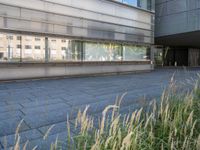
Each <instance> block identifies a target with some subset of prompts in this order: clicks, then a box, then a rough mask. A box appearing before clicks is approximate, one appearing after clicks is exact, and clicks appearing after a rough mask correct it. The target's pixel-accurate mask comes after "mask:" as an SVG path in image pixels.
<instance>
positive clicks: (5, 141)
mask: <svg viewBox="0 0 200 150" xmlns="http://www.w3.org/2000/svg"><path fill="white" fill-rule="evenodd" d="M19 136H20V144H22V143H26V142H27V141H31V140H35V139H38V138H41V137H43V135H42V134H41V133H40V132H39V131H38V130H36V129H33V130H28V131H24V132H21V133H19ZM0 142H1V143H2V145H3V147H4V148H5V147H12V146H14V144H15V143H16V134H12V135H8V136H4V137H1V138H0Z"/></svg>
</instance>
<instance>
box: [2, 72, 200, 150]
mask: <svg viewBox="0 0 200 150" xmlns="http://www.w3.org/2000/svg"><path fill="white" fill-rule="evenodd" d="M198 72H200V69H198V68H196V69H189V70H188V69H157V70H155V71H152V72H149V73H139V74H128V75H115V76H101V77H84V78H66V79H56V80H53V79H48V80H35V81H20V82H10V83H0V149H3V147H5V146H6V147H11V146H13V144H14V139H15V132H16V128H17V126H18V124H19V123H20V121H21V126H20V132H21V134H20V135H21V141H20V142H21V144H22V145H23V144H24V143H25V142H26V141H27V140H29V145H28V146H29V147H30V148H32V147H33V146H34V145H38V148H39V149H47V147H48V146H50V143H51V142H52V141H55V140H56V138H57V137H58V139H59V140H64V139H66V136H67V127H66V120H67V117H68V118H69V120H70V124H71V126H72V129H71V130H72V134H75V133H76V131H75V130H74V128H73V126H74V119H75V118H76V114H77V112H78V110H79V109H81V110H83V109H84V108H85V107H86V106H87V105H89V106H90V107H89V110H88V113H89V114H91V115H93V116H94V117H95V118H98V117H99V116H101V112H102V110H103V109H104V108H105V107H106V106H107V105H109V104H114V103H115V100H116V97H117V96H120V95H122V94H123V93H127V94H126V96H125V97H124V99H123V100H122V103H121V108H120V112H121V113H129V112H131V111H133V110H135V109H136V108H138V107H139V106H141V105H143V104H144V103H146V102H148V101H150V100H152V99H153V98H159V96H160V95H161V93H162V91H163V89H164V88H165V87H167V86H168V84H169V82H170V79H171V77H172V76H173V75H174V77H175V78H174V79H175V81H176V82H177V84H179V85H182V86H183V87H184V88H187V86H188V87H189V85H190V83H192V82H193V81H194V80H195V79H196V78H197V77H198V75H197V73H198ZM186 84H187V85H186ZM96 120H97V119H96ZM52 125H54V127H53V128H52V130H51V131H50V132H49V136H48V138H47V139H45V140H43V137H44V135H45V134H46V132H47V130H48V129H49V128H50V127H51V126H52ZM5 136H6V138H5Z"/></svg>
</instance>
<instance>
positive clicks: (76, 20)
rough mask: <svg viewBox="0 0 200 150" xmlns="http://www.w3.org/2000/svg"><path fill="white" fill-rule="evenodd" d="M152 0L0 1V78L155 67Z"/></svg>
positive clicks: (135, 69) (136, 69)
mask: <svg viewBox="0 0 200 150" xmlns="http://www.w3.org/2000/svg"><path fill="white" fill-rule="evenodd" d="M153 44H154V0H56V1H55V0H6V1H5V0H0V80H9V79H24V78H38V77H53V76H67V75H87V74H100V73H101V74H105V73H121V72H133V71H147V70H151V69H152V65H151V54H152V53H151V46H152V45H153Z"/></svg>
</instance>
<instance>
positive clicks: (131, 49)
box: [123, 45, 150, 61]
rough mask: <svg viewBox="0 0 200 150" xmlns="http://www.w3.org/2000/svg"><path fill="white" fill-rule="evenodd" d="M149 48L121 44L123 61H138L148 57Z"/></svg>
mask: <svg viewBox="0 0 200 150" xmlns="http://www.w3.org/2000/svg"><path fill="white" fill-rule="evenodd" d="M149 51H150V50H149V48H148V47H144V46H130V45H126V46H123V60H124V61H140V60H148V59H149V57H150V56H149V55H150V54H149V53H150V52H149Z"/></svg>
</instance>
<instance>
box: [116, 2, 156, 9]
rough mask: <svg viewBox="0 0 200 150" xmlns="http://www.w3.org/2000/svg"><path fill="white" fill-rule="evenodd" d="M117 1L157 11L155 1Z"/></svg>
mask: <svg viewBox="0 0 200 150" xmlns="http://www.w3.org/2000/svg"><path fill="white" fill-rule="evenodd" d="M116 1H118V2H121V3H124V4H127V5H131V6H135V7H139V8H142V9H146V10H150V11H154V9H155V7H154V5H155V0H116Z"/></svg>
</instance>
